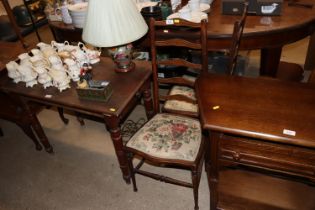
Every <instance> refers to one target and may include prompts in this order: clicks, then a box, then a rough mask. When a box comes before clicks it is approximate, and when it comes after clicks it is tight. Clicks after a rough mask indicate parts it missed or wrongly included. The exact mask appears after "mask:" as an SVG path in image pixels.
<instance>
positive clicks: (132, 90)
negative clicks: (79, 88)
mask: <svg viewBox="0 0 315 210" xmlns="http://www.w3.org/2000/svg"><path fill="white" fill-rule="evenodd" d="M135 63H136V69H135V70H134V71H131V72H128V73H116V72H115V71H114V66H115V65H114V63H113V61H112V60H111V59H110V58H101V62H100V63H98V64H95V65H93V69H92V74H93V79H96V80H108V81H110V82H111V84H112V88H113V94H112V96H111V97H110V99H109V101H107V102H97V101H91V100H80V99H79V98H78V95H77V92H76V89H75V87H76V84H75V83H74V82H72V83H71V88H70V89H66V90H64V91H62V92H59V90H58V89H57V88H55V87H49V88H47V89H44V88H43V87H42V85H40V84H37V85H35V86H34V87H32V88H26V87H25V83H23V82H20V83H18V84H15V83H13V81H12V80H11V79H10V78H9V77H8V76H6V75H3V76H2V77H1V78H0V89H1V90H2V91H5V92H11V93H16V94H18V95H22V96H25V97H26V98H29V99H32V100H35V101H38V102H43V103H45V104H52V105H58V106H61V107H67V108H70V109H74V110H80V111H81V112H88V113H95V114H98V115H103V114H108V115H117V116H118V115H120V114H121V113H122V112H123V109H124V108H125V107H126V105H127V104H128V103H129V101H130V100H131V99H132V98H133V97H134V96H135V95H136V93H137V91H138V90H139V88H140V87H141V86H142V85H143V84H144V82H145V81H146V80H147V79H148V78H150V76H151V64H150V63H149V62H145V61H139V62H137V61H135ZM47 95H51V96H52V97H51V98H47ZM113 109H114V110H113Z"/></svg>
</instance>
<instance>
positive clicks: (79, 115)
mask: <svg viewBox="0 0 315 210" xmlns="http://www.w3.org/2000/svg"><path fill="white" fill-rule="evenodd" d="M75 115H76V117H77V120H78V121H79V123H80V125H81V126H84V125H85V123H84V119H83V117H82V116H81V114H80V113H79V112H75Z"/></svg>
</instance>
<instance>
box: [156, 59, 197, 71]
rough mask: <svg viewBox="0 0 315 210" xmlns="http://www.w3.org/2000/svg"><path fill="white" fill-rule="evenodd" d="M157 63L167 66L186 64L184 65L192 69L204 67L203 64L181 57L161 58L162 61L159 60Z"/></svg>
mask: <svg viewBox="0 0 315 210" xmlns="http://www.w3.org/2000/svg"><path fill="white" fill-rule="evenodd" d="M157 64H158V65H166V66H172V65H176V66H184V67H188V68H192V69H196V70H201V69H202V65H201V64H199V63H192V62H189V61H187V60H184V59H180V58H173V59H165V60H160V61H157Z"/></svg>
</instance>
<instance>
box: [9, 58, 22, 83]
mask: <svg viewBox="0 0 315 210" xmlns="http://www.w3.org/2000/svg"><path fill="white" fill-rule="evenodd" d="M18 66H19V64H17V63H16V62H15V61H10V62H9V63H7V64H6V68H7V71H8V77H10V78H11V79H13V81H14V82H15V83H18V82H20V81H22V75H21V73H20V72H19V71H18V70H17V67H18Z"/></svg>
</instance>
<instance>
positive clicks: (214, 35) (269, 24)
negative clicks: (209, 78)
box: [49, 0, 315, 50]
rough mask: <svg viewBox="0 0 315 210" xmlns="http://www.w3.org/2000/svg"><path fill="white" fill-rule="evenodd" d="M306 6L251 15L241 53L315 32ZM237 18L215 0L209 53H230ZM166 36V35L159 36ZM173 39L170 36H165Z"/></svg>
mask: <svg viewBox="0 0 315 210" xmlns="http://www.w3.org/2000/svg"><path fill="white" fill-rule="evenodd" d="M301 2H303V3H310V4H314V7H313V8H311V9H309V8H304V7H296V6H288V0H284V2H283V5H282V14H281V15H280V16H255V15H249V16H248V17H247V20H246V26H245V29H244V35H243V40H242V43H241V48H242V49H262V48H268V47H276V46H283V45H285V44H289V43H293V42H295V41H297V40H300V39H302V38H304V37H306V36H308V35H310V34H312V33H313V31H314V30H315V2H314V1H312V0H303V1H301ZM240 18H241V16H238V15H222V14H221V0H214V1H213V3H212V4H211V9H210V12H209V14H208V31H207V34H208V48H209V50H210V49H211V50H216V49H228V48H229V47H230V41H231V35H232V32H233V26H234V22H235V21H237V20H239V19H240ZM49 24H51V25H53V26H54V27H59V28H62V29H63V30H77V31H78V33H82V29H76V28H74V27H73V25H71V24H70V25H67V24H64V23H62V22H50V23H49ZM160 35H161V36H163V34H160ZM164 35H165V36H167V37H169V36H171V33H167V34H164ZM183 35H184V36H190V37H192V38H193V37H198V34H191V33H189V34H183Z"/></svg>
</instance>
